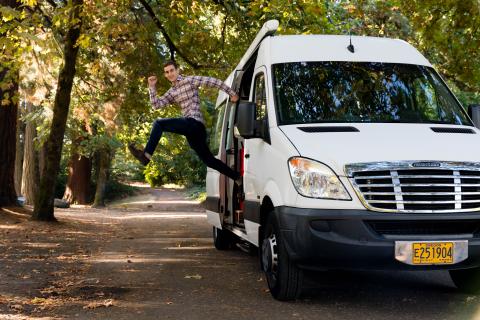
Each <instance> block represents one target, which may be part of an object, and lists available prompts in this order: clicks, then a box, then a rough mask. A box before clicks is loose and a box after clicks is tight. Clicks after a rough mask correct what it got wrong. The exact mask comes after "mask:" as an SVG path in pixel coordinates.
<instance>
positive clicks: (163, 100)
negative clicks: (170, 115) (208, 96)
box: [149, 75, 236, 123]
mask: <svg viewBox="0 0 480 320" xmlns="http://www.w3.org/2000/svg"><path fill="white" fill-rule="evenodd" d="M199 86H206V87H215V88H218V89H221V90H223V91H225V92H226V93H227V94H228V95H230V96H233V95H236V92H235V91H233V90H232V89H231V88H230V87H229V86H227V85H226V84H225V83H223V81H221V80H218V79H216V78H212V77H202V76H185V77H184V76H181V75H178V77H177V81H176V82H175V84H174V85H173V86H172V87H171V88H170V89H168V91H167V92H166V93H165V94H164V95H163V96H161V97H157V90H156V88H155V87H149V91H150V102H151V103H152V106H153V108H154V109H159V108H161V107H163V106H166V105H168V104H173V103H176V104H178V105H180V107H181V108H182V114H183V116H184V117H190V118H194V119H196V120H198V121H200V122H202V123H205V121H204V120H203V116H202V113H201V112H200V98H199V97H198V87H199Z"/></svg>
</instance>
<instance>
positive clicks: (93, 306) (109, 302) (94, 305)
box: [83, 299, 115, 309]
mask: <svg viewBox="0 0 480 320" xmlns="http://www.w3.org/2000/svg"><path fill="white" fill-rule="evenodd" d="M114 305H115V304H114V303H113V299H107V300H104V301H103V302H98V301H95V302H90V303H89V304H87V305H85V306H83V309H96V308H99V307H111V306H114Z"/></svg>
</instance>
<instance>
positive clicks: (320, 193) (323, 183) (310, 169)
mask: <svg viewBox="0 0 480 320" xmlns="http://www.w3.org/2000/svg"><path fill="white" fill-rule="evenodd" d="M288 167H289V169H290V176H291V177H292V181H293V185H294V186H295V189H297V192H298V193H300V194H301V195H302V196H305V197H310V198H324V199H337V200H351V199H352V198H350V195H349V194H348V192H347V190H345V187H344V186H343V184H342V182H341V181H340V180H339V179H338V177H337V175H336V174H335V173H334V172H333V171H332V170H331V169H330V168H329V167H327V166H326V165H324V164H321V163H320V162H317V161H313V160H310V159H305V158H300V157H293V158H291V159H290V160H288Z"/></svg>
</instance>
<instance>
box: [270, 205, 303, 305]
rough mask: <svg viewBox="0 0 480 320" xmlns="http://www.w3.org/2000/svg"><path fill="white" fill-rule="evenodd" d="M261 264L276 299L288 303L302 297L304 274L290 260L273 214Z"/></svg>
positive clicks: (271, 214)
mask: <svg viewBox="0 0 480 320" xmlns="http://www.w3.org/2000/svg"><path fill="white" fill-rule="evenodd" d="M261 264H262V270H263V271H264V272H265V276H266V278H267V283H268V288H269V289H270V293H271V294H272V296H273V297H274V298H275V299H277V300H281V301H287V300H293V299H295V298H297V297H298V296H299V295H300V293H301V289H302V278H303V273H302V270H300V269H299V268H298V267H297V265H296V264H295V263H294V262H293V261H291V260H290V257H289V256H288V253H287V250H286V247H285V243H284V240H283V238H282V236H281V234H280V228H279V227H278V222H277V220H276V219H275V215H274V214H273V213H270V215H269V217H268V221H267V225H266V226H265V232H264V235H263V241H262V252H261Z"/></svg>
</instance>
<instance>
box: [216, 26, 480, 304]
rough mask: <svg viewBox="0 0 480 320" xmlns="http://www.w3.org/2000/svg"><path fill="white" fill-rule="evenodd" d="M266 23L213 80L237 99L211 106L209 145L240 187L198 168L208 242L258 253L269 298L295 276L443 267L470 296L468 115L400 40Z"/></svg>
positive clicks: (477, 282) (474, 204)
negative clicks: (221, 77)
mask: <svg viewBox="0 0 480 320" xmlns="http://www.w3.org/2000/svg"><path fill="white" fill-rule="evenodd" d="M277 27H278V22H277V21H275V20H272V21H268V22H267V23H266V24H265V25H264V26H263V28H262V29H261V31H260V32H259V34H258V35H257V37H256V38H255V40H254V41H253V43H252V44H251V45H250V47H249V48H248V50H247V52H246V53H245V55H244V56H243V58H242V59H241V61H240V63H239V64H238V65H237V67H236V68H235V70H234V71H233V72H232V73H231V74H230V76H229V77H228V78H227V80H226V83H227V84H229V85H231V86H232V87H233V88H234V89H235V90H237V92H239V95H240V101H239V102H238V103H236V104H235V103H230V102H229V100H228V96H227V95H226V94H224V93H220V95H219V96H218V100H217V103H216V107H217V112H218V115H219V116H218V123H217V125H216V128H215V132H214V135H213V136H212V143H213V145H214V147H215V148H216V149H217V150H218V158H220V159H221V160H223V161H226V162H227V163H228V164H229V165H230V166H231V167H232V168H235V169H236V170H238V171H240V172H241V173H242V175H243V185H242V186H241V187H237V186H236V185H235V184H234V183H233V182H232V181H231V180H229V179H228V178H225V177H224V176H223V175H220V174H219V173H218V172H216V171H213V170H211V169H209V170H208V173H207V216H208V221H209V222H210V223H211V224H212V225H213V226H214V227H213V230H214V232H213V235H214V242H215V246H216V247H217V248H218V249H227V248H229V247H230V246H231V244H232V242H233V241H234V240H235V238H241V239H243V241H247V242H248V243H250V244H251V245H253V246H256V247H258V248H259V252H260V260H261V265H262V269H263V271H264V272H265V274H266V278H267V280H268V286H269V288H270V292H271V293H272V295H273V296H274V297H275V298H276V299H279V300H288V299H294V298H295V297H297V296H298V294H299V293H300V291H301V287H302V271H303V270H304V269H318V270H326V269H383V270H386V269H394V270H434V269H445V270H449V271H450V275H451V277H452V279H453V281H454V283H455V284H456V285H457V287H458V288H460V289H462V290H465V291H469V292H478V290H479V289H480V268H479V266H480V148H479V145H480V138H479V137H480V135H479V134H480V131H479V130H478V129H477V128H476V127H475V126H474V123H473V122H472V120H471V118H473V119H474V120H475V121H477V119H478V118H479V117H478V114H479V109H480V108H479V106H471V107H470V109H469V110H470V111H471V115H470V116H469V115H468V114H467V113H466V112H465V111H464V110H463V108H462V106H461V104H460V103H459V102H458V100H457V99H456V98H455V96H454V95H453V94H452V92H451V91H450V90H449V88H448V87H447V86H446V84H445V82H444V81H443V80H442V79H441V77H440V76H439V75H438V73H437V72H436V71H435V70H434V69H433V68H432V66H431V64H430V63H429V62H428V61H427V59H425V57H423V56H422V55H421V54H420V53H419V52H418V51H417V50H416V49H415V48H414V47H412V46H411V45H409V44H408V43H407V42H405V41H402V40H397V39H386V38H375V37H357V36H352V37H349V36H329V35H282V36H275V35H274V33H275V30H276V29H277ZM477 122H478V121H477ZM477 126H478V125H477ZM217 150H215V151H217Z"/></svg>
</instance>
